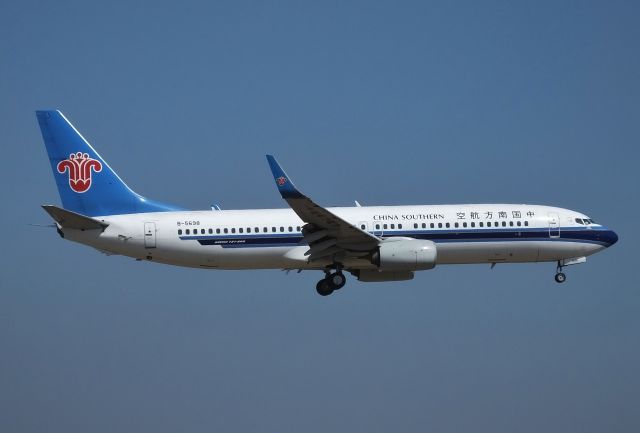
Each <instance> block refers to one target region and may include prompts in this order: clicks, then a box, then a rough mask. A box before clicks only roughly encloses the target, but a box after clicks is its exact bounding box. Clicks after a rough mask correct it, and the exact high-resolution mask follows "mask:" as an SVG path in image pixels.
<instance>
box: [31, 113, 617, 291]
mask: <svg viewBox="0 0 640 433" xmlns="http://www.w3.org/2000/svg"><path fill="white" fill-rule="evenodd" d="M36 117H37V119H38V123H39V125H40V129H41V132H42V137H43V140H44V143H45V146H46V149H47V153H48V156H49V160H50V163H51V168H52V170H53V176H54V178H55V181H56V184H57V187H58V192H59V194H60V199H61V201H62V207H59V206H54V205H43V206H42V207H43V208H44V210H45V211H46V212H47V213H48V214H49V215H50V216H51V217H52V218H53V220H54V221H55V227H56V230H57V232H58V234H59V235H60V236H61V237H62V238H64V239H66V240H69V241H73V242H78V243H81V244H84V245H88V246H91V247H93V248H96V249H98V250H100V251H102V252H104V253H106V254H108V255H114V254H115V255H123V256H128V257H132V258H135V259H136V260H139V261H142V260H145V261H152V262H158V263H164V264H170V265H177V266H185V267H192V268H206V269H284V270H297V271H298V272H300V271H302V270H319V271H322V272H323V273H324V277H323V278H322V279H320V280H319V281H318V283H317V284H316V291H317V292H318V294H320V295H322V296H327V295H330V294H331V293H333V292H335V291H337V290H339V289H341V288H342V287H343V286H344V285H345V283H346V281H347V280H346V276H345V272H348V273H350V274H351V275H353V276H354V277H355V278H357V279H358V280H359V281H362V282H388V281H403V280H411V279H413V277H414V273H415V272H416V271H421V270H428V269H433V268H434V267H436V266H439V265H444V264H474V263H475V264H477V263H484V264H488V265H490V266H491V267H494V266H495V265H496V264H498V263H500V264H502V263H524V262H555V263H556V274H555V280H556V281H557V282H558V283H563V282H564V281H565V280H566V275H565V274H564V272H563V269H564V267H566V266H569V265H575V264H579V263H584V262H585V261H586V258H587V256H590V255H592V254H595V253H597V252H599V251H602V250H604V249H605V248H608V247H610V246H612V245H613V244H615V243H616V242H617V241H618V235H617V234H616V233H615V232H614V231H613V230H611V229H609V228H607V227H605V226H603V225H601V224H598V223H596V222H595V221H594V220H593V219H591V218H589V217H588V216H586V215H584V214H582V213H580V212H575V211H572V210H569V209H563V208H559V207H551V206H540V205H528V204H462V205H409V206H361V205H360V204H359V203H358V202H356V205H355V206H353V207H323V206H320V205H318V204H317V203H315V202H314V201H313V200H312V199H310V198H309V197H307V196H306V195H305V194H303V193H302V192H300V190H299V189H298V188H296V186H295V185H294V183H293V182H292V181H291V178H290V177H289V176H288V175H287V173H286V172H285V171H284V170H283V169H282V167H281V166H280V164H279V163H278V162H277V160H276V158H274V157H273V156H272V155H267V156H266V157H267V162H268V164H269V167H270V169H271V173H272V175H273V179H274V181H275V184H276V187H277V189H278V191H279V192H280V195H281V197H282V198H283V199H284V200H285V201H286V203H287V204H288V206H289V207H288V208H285V209H250V210H220V208H219V207H218V206H214V207H212V208H211V210H187V209H183V208H181V207H178V206H174V205H170V204H166V203H162V202H158V201H153V200H149V199H147V198H145V197H143V196H141V195H139V194H137V193H136V192H134V191H133V190H132V189H130V188H129V187H128V186H127V185H126V184H125V183H124V181H123V180H122V179H121V178H120V177H119V176H118V175H117V174H116V172H115V171H114V170H113V169H112V168H111V167H110V166H109V164H108V163H107V162H106V161H105V159H104V158H102V157H101V156H100V155H99V154H98V153H97V152H96V151H95V150H94V148H93V147H92V146H91V145H90V144H89V142H88V141H87V140H86V139H85V138H84V137H83V136H82V135H81V134H80V132H78V130H77V129H76V128H75V127H74V126H73V125H72V124H71V122H69V121H68V120H67V118H66V117H65V116H64V115H63V114H62V112H60V111H58V110H55V111H54V110H50V111H36Z"/></svg>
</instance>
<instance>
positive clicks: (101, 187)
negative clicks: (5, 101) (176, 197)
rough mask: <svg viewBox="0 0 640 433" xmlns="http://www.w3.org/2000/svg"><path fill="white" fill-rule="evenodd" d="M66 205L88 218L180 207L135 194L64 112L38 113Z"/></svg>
mask: <svg viewBox="0 0 640 433" xmlns="http://www.w3.org/2000/svg"><path fill="white" fill-rule="evenodd" d="M36 116H37V118H38V123H39V124H40V130H41V131H42V138H43V139H44V143H45V145H46V147H47V153H48V154H49V160H50V162H51V169H52V170H53V177H54V178H55V180H56V184H57V186H58V192H59V193H60V199H61V200H62V206H63V207H64V208H65V209H67V210H70V211H73V212H76V213H80V214H82V215H87V216H98V215H117V214H129V213H143V212H165V211H172V210H181V209H180V208H177V207H174V206H169V205H165V204H162V203H157V202H153V201H150V200H147V199H146V198H144V197H142V196H141V195H139V194H136V193H135V192H133V191H132V190H131V189H130V188H129V187H128V186H127V185H126V184H125V183H124V182H123V181H122V179H120V177H118V175H117V174H116V173H115V172H114V171H113V170H112V169H111V167H109V164H107V162H106V161H105V160H104V159H102V157H101V156H100V155H99V154H98V152H96V151H95V150H94V149H93V147H91V145H90V144H89V142H88V141H87V140H85V139H84V137H83V136H82V135H81V134H80V133H79V132H78V130H77V129H76V128H74V126H73V125H72V124H71V122H69V121H68V120H67V118H66V117H64V115H63V114H62V113H61V112H60V111H36Z"/></svg>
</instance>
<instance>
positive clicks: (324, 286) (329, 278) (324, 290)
mask: <svg viewBox="0 0 640 433" xmlns="http://www.w3.org/2000/svg"><path fill="white" fill-rule="evenodd" d="M346 283H347V278H346V277H345V276H344V274H343V273H342V271H341V270H337V271H336V272H333V273H331V272H329V271H325V277H324V278H323V279H321V280H320V281H318V284H316V292H318V295H320V296H328V295H330V294H332V293H333V292H334V291H335V290H340V289H342V288H343V287H344V285H345V284H346Z"/></svg>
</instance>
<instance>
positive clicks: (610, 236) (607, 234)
mask: <svg viewBox="0 0 640 433" xmlns="http://www.w3.org/2000/svg"><path fill="white" fill-rule="evenodd" d="M602 240H603V241H604V242H606V243H608V244H609V246H612V245H613V244H615V243H616V242H618V235H617V234H616V232H614V231H613V230H605V231H604V233H603V234H602Z"/></svg>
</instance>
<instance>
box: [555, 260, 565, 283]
mask: <svg viewBox="0 0 640 433" xmlns="http://www.w3.org/2000/svg"><path fill="white" fill-rule="evenodd" d="M555 279H556V283H564V282H565V281H567V276H566V275H565V274H564V273H563V272H562V265H561V264H560V261H559V260H558V267H557V268H556V276H555Z"/></svg>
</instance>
